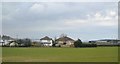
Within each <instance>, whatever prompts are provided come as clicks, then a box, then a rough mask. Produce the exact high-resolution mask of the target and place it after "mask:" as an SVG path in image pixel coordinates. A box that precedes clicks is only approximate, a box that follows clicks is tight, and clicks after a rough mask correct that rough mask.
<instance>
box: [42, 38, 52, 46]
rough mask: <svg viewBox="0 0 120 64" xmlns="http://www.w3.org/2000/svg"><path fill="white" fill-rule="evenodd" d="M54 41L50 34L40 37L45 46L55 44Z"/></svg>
mask: <svg viewBox="0 0 120 64" xmlns="http://www.w3.org/2000/svg"><path fill="white" fill-rule="evenodd" d="M52 41H53V40H52V38H50V37H48V36H45V37H43V38H41V39H40V43H41V45H43V46H52V45H53V43H52Z"/></svg>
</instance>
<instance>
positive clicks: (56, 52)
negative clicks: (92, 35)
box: [2, 47, 118, 62]
mask: <svg viewBox="0 0 120 64" xmlns="http://www.w3.org/2000/svg"><path fill="white" fill-rule="evenodd" d="M2 53H3V62H117V61H118V47H96V48H37V47H34V48H10V47H4V48H3V49H2Z"/></svg>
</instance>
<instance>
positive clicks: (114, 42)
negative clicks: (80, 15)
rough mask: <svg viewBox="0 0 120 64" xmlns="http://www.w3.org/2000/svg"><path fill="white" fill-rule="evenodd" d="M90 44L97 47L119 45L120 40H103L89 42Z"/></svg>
mask: <svg viewBox="0 0 120 64" xmlns="http://www.w3.org/2000/svg"><path fill="white" fill-rule="evenodd" d="M89 43H95V44H97V45H119V44H120V40H118V39H101V40H95V41H89Z"/></svg>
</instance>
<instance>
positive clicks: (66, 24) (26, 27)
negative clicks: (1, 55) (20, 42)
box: [2, 2, 118, 41]
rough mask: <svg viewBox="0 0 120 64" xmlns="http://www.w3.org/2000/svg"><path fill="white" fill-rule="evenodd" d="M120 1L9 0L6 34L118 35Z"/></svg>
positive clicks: (5, 14) (5, 9) (5, 6)
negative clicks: (25, 0) (40, 0)
mask: <svg viewBox="0 0 120 64" xmlns="http://www.w3.org/2000/svg"><path fill="white" fill-rule="evenodd" d="M117 10H118V3H117V2H114V3H112V2H101V3H100V2H78V3H77V2H56V3H55V2H54V3H52V2H39V3H32V2H29V3H27V2H21V3H19V2H18V3H17V2H14V3H12V2H5V3H3V5H2V21H3V23H2V25H3V26H2V29H3V31H2V32H3V34H6V35H9V36H12V37H16V35H18V37H19V38H26V37H27V38H32V39H39V38H41V37H44V36H46V35H47V36H50V37H52V38H54V37H59V36H60V34H62V33H64V34H67V35H68V36H70V37H72V38H74V39H77V38H80V39H81V40H83V41H86V40H92V39H103V38H117V36H118V30H117V29H118V27H117V26H118V25H117V24H118V21H117V19H118V13H117Z"/></svg>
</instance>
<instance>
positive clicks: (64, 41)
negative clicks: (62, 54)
mask: <svg viewBox="0 0 120 64" xmlns="http://www.w3.org/2000/svg"><path fill="white" fill-rule="evenodd" d="M55 42H56V46H61V47H73V46H74V40H73V39H72V38H70V37H67V36H62V37H60V38H58V39H56V40H55Z"/></svg>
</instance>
